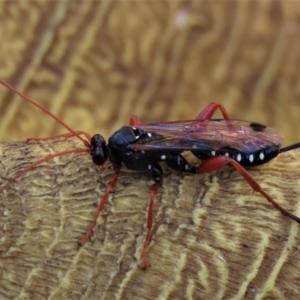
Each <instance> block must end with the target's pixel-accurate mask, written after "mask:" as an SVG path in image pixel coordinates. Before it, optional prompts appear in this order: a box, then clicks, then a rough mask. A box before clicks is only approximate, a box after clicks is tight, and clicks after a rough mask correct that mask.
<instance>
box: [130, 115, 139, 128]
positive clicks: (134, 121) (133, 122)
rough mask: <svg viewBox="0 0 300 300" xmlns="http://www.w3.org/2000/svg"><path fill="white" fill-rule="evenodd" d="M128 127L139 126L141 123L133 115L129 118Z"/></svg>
mask: <svg viewBox="0 0 300 300" xmlns="http://www.w3.org/2000/svg"><path fill="white" fill-rule="evenodd" d="M129 124H130V126H134V125H140V124H141V121H140V120H139V118H138V117H137V116H135V115H133V116H131V118H130V122H129Z"/></svg>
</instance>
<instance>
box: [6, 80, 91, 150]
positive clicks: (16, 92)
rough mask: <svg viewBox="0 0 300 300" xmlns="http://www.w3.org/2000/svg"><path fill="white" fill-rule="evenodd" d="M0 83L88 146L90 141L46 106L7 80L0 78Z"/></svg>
mask: <svg viewBox="0 0 300 300" xmlns="http://www.w3.org/2000/svg"><path fill="white" fill-rule="evenodd" d="M0 83H1V84H2V85H4V86H5V87H7V88H8V89H9V90H11V91H12V92H14V93H15V94H17V95H19V96H20V97H21V98H23V99H24V100H25V101H27V102H29V103H31V104H32V105H34V106H36V107H37V108H39V109H40V110H41V111H43V112H44V113H46V114H47V115H49V116H50V117H52V118H53V119H54V120H55V121H57V122H58V123H59V124H60V125H62V126H64V127H65V128H66V129H67V130H69V131H70V132H71V133H72V136H77V137H78V138H79V139H80V140H81V141H82V142H83V143H84V145H85V146H86V147H88V148H89V146H90V143H89V141H88V142H87V141H86V140H84V139H83V138H82V137H81V136H80V134H79V133H78V132H76V131H74V130H73V129H72V128H71V127H70V126H68V125H67V124H66V123H64V122H63V121H62V120H60V119H59V118H58V117H56V116H55V115H54V114H52V113H51V112H50V111H49V110H48V109H47V108H45V107H43V106H42V105H40V104H38V103H37V102H35V101H34V100H32V99H30V98H29V97H27V96H26V95H24V94H22V93H21V92H19V91H18V90H17V89H15V88H14V87H13V86H11V85H10V84H8V83H7V82H5V81H3V80H2V79H0Z"/></svg>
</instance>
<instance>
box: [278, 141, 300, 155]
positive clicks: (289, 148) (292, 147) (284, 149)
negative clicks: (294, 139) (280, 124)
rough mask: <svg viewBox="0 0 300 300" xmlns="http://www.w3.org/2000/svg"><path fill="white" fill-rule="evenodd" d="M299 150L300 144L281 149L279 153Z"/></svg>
mask: <svg viewBox="0 0 300 300" xmlns="http://www.w3.org/2000/svg"><path fill="white" fill-rule="evenodd" d="M297 148H300V143H296V144H293V145H290V146H287V147H284V148H281V149H280V151H279V153H282V152H286V151H290V150H294V149H297Z"/></svg>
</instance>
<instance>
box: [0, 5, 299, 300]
mask: <svg viewBox="0 0 300 300" xmlns="http://www.w3.org/2000/svg"><path fill="white" fill-rule="evenodd" d="M299 37H300V4H299V2H298V1H197V0H196V1H175V0H173V1H171V0H170V1H131V0H129V1H19V2H15V1H4V2H1V3H0V40H1V44H0V46H1V47H0V78H1V79H4V80H6V81H8V82H10V83H11V84H12V85H14V86H15V87H16V88H17V89H19V90H21V91H22V92H24V93H25V94H26V95H28V96H30V97H32V98H33V99H35V100H36V101H38V102H39V103H42V104H43V105H44V106H46V107H47V108H48V109H49V110H50V111H52V112H53V113H54V114H55V115H57V116H58V117H60V118H61V119H62V120H63V121H65V122H66V123H68V124H69V125H70V126H71V127H72V128H74V129H76V130H84V131H86V132H88V133H90V134H93V133H97V132H100V133H101V134H103V135H104V136H105V137H106V138H108V137H109V136H110V135H111V133H112V132H113V131H114V130H116V129H118V128H119V127H121V126H122V125H124V124H127V123H128V120H129V118H130V116H131V115H132V114H136V115H138V116H139V117H140V118H141V120H142V121H143V122H156V121H171V120H179V119H191V118H194V117H195V116H196V115H197V114H198V113H199V112H200V111H201V109H202V108H203V107H205V105H207V104H208V103H209V102H212V101H215V102H220V103H222V104H223V105H224V106H225V107H226V108H227V109H228V111H229V113H230V114H231V116H232V117H233V118H235V119H245V120H253V121H257V122H261V123H264V124H266V125H269V126H272V127H275V128H277V129H278V130H279V131H281V132H282V133H283V134H284V135H285V137H286V138H285V141H284V144H285V145H287V144H289V143H292V142H297V141H300V131H299V130H298V128H299V112H300V99H299V96H300V94H299V93H300V91H299V78H300V76H299V75H300V73H299V70H300V68H299V62H300V39H299ZM0 128H1V130H0V139H1V140H25V139H26V138H28V137H33V136H34V137H44V136H49V135H53V134H57V133H60V132H65V130H64V129H63V128H62V127H61V126H60V125H59V124H56V123H55V122H54V121H53V120H51V118H49V117H47V116H45V115H44V114H42V113H41V112H40V111H38V110H37V109H36V108H34V107H32V106H30V105H29V104H27V103H25V102H24V101H23V100H21V99H20V98H19V97H17V96H15V95H13V93H11V92H10V91H8V90H7V89H5V88H4V87H0ZM70 143H71V142H70ZM50 146H51V147H53V145H50ZM54 146H56V144H54ZM67 146H68V144H67ZM10 147H11V145H10V144H9V145H8V146H6V148H3V149H4V150H3V151H4V152H5V151H6V154H7V156H6V157H5V160H3V161H5V163H4V164H3V163H2V166H5V167H7V166H8V164H9V162H10V161H12V163H14V164H13V165H12V166H11V167H10V168H8V167H7V169H5V168H4V171H3V170H2V171H3V172H4V173H1V175H0V177H1V179H2V178H3V180H4V179H6V178H9V177H11V176H12V174H14V173H15V172H17V171H18V170H19V169H20V166H19V162H20V160H22V159H23V157H24V155H25V154H27V155H28V154H30V155H28V161H27V160H26V163H27V162H29V161H31V160H34V159H36V157H35V154H32V153H31V150H30V147H29V146H28V145H27V144H24V145H23V144H18V145H17V147H19V148H18V149H19V150H18V151H19V152H20V154H19V156H16V157H15V159H16V161H15V162H14V161H13V160H11V159H10V157H9V155H10V151H9V149H10ZM42 148H43V146H42ZM42 150H43V151H46V152H47V151H48V149H47V148H43V149H42ZM26 151H27V152H26ZM47 153H48V152H47ZM298 158H299V152H298V151H293V152H291V153H287V154H284V155H282V156H280V157H279V158H278V160H275V161H274V162H272V163H271V164H268V165H266V166H263V167H261V168H257V169H254V170H251V174H253V175H254V176H255V178H257V180H259V182H262V184H263V186H264V188H266V189H267V191H268V192H270V193H272V195H274V197H275V198H276V200H278V201H279V202H280V203H281V204H282V205H284V206H285V207H286V208H287V209H289V210H290V211H293V212H294V213H295V214H297V215H299V208H298V202H297V199H299V174H298V173H299V170H300V168H299V163H298V162H299V160H298ZM68 159H69V158H68V157H64V158H62V163H61V162H60V161H61V160H58V162H57V161H55V162H49V165H47V164H46V169H43V168H41V172H42V174H44V175H45V176H44V175H43V176H42V179H43V180H42V181H37V182H35V181H34V180H36V178H39V177H41V175H40V173H39V171H36V172H34V171H33V173H29V174H28V178H25V183H26V182H28V185H29V186H30V184H31V182H34V184H35V185H37V186H43V187H45V189H46V191H47V193H49V197H48V196H47V197H48V198H47V197H46V198H47V199H46V200H47V201H48V200H49V199H50V200H49V201H50V202H49V203H48V202H45V201H44V198H42V197H39V193H40V190H37V191H35V193H36V194H37V195H38V196H36V195H35V198H34V199H35V200H36V201H37V202H26V201H25V200H24V199H27V198H23V197H24V194H26V193H27V190H26V189H24V188H25V187H26V186H27V185H26V184H25V185H24V186H23V184H24V182H19V183H18V184H19V185H18V184H17V183H16V186H15V187H14V188H15V190H12V191H11V193H12V194H13V197H12V198H9V197H8V198H6V195H1V199H5V201H4V200H2V201H1V209H3V210H2V211H1V224H4V225H3V227H2V233H3V232H5V233H8V238H7V239H6V237H5V238H4V239H3V240H1V242H3V244H2V245H4V246H3V248H1V249H0V255H1V256H2V259H1V260H0V272H1V273H0V279H1V286H0V291H1V296H2V297H4V295H6V296H7V299H11V298H12V297H13V296H14V297H17V296H18V297H20V299H21V298H22V297H24V299H26V297H30V296H31V298H32V299H34V297H41V298H49V299H62V298H66V299H67V298H70V297H71V298H72V299H77V298H78V299H82V298H83V297H86V299H99V298H100V297H102V299H112V297H113V295H116V298H118V297H119V298H120V299H128V298H131V299H184V298H187V299H199V297H200V299H201V297H204V298H203V299H213V297H215V298H216V299H233V298H235V299H293V297H294V299H298V298H299V292H298V290H299V289H298V282H299V276H298V273H299V266H298V261H300V260H299V253H300V252H299V247H300V246H299V245H300V244H299V234H298V231H299V227H298V226H297V225H296V224H293V222H291V221H290V220H288V219H286V218H284V217H283V216H281V215H280V214H279V213H278V212H276V211H274V210H273V209H272V207H270V205H269V204H268V203H266V201H265V200H264V199H262V197H260V196H258V195H256V194H254V195H253V196H252V192H251V191H250V188H249V187H248V186H247V185H246V184H245V182H244V181H242V179H241V176H240V175H239V174H238V173H237V172H234V171H233V170H232V169H230V168H225V170H224V171H221V172H217V174H215V175H216V177H214V176H213V175H210V174H206V175H204V176H202V175H197V176H194V177H193V176H188V175H186V174H175V172H170V171H166V177H165V178H164V187H163V188H162V189H161V191H160V193H161V194H159V195H158V201H157V202H156V218H157V219H156V222H157V223H156V224H157V225H156V228H155V236H154V239H153V243H152V245H151V247H150V252H149V257H150V259H151V263H152V268H151V269H150V270H149V271H146V272H142V271H140V270H139V269H138V267H137V260H138V258H139V253H140V247H141V244H142V241H143V237H144V225H145V216H146V208H147V204H146V201H147V199H148V187H149V185H150V181H149V182H147V180H149V176H144V175H143V176H141V175H140V174H133V175H132V174H128V173H127V171H123V172H122V174H121V179H120V184H119V185H118V188H117V190H116V195H117V196H116V197H115V198H114V199H113V201H111V202H110V203H108V206H107V210H108V211H107V214H106V215H105V214H104V216H103V219H101V220H100V221H99V222H103V220H104V222H108V223H109V221H110V220H112V224H110V225H111V226H112V227H108V228H112V229H113V231H112V232H111V234H110V232H108V235H107V237H108V240H109V241H111V243H110V244H108V245H107V246H105V247H110V246H112V248H105V247H104V242H103V240H101V239H100V240H99V239H95V241H96V242H94V243H93V242H92V241H91V242H90V243H89V244H88V245H87V246H86V247H84V248H80V250H79V249H78V247H77V246H76V243H75V242H76V240H77V238H78V236H81V234H82V232H84V230H86V228H87V226H88V223H89V220H90V219H91V218H92V216H93V214H94V212H95V207H94V206H93V204H95V201H96V200H97V199H98V197H99V195H100V194H101V192H103V188H104V185H105V184H106V183H107V182H108V181H109V179H110V178H111V172H108V173H105V174H102V173H101V172H96V171H97V170H96V169H95V168H94V167H93V166H92V167H91V163H90V158H89V157H87V156H86V155H83V156H82V157H81V156H80V157H79V159H82V160H79V161H80V162H81V163H82V165H81V163H80V164H78V162H76V159H75V160H74V159H73V160H71V162H68ZM65 160H67V161H65ZM57 164H58V165H57ZM64 164H67V166H69V168H71V169H70V170H73V171H74V170H75V171H76V170H78V169H80V168H82V170H83V171H82V173H81V172H78V173H76V172H70V173H68V170H69V169H68V168H66V169H64V168H62V165H64ZM21 167H22V166H21ZM53 169H54V170H58V172H57V173H56V172H54V171H53ZM64 170H65V171H64ZM64 172H67V173H68V174H69V175H66V174H65V173H64ZM168 172H170V173H168ZM99 173H101V174H99ZM61 174H63V175H65V176H62V179H61V180H62V182H63V183H64V180H66V179H68V178H69V177H68V176H70V177H71V178H72V176H75V177H76V176H78V182H80V183H82V182H84V183H85V186H84V187H82V186H78V187H77V188H80V189H83V191H84V193H83V194H79V195H80V197H79V198H78V197H77V196H78V195H77V196H76V197H74V196H73V193H74V190H73V189H72V186H71V187H70V186H69V185H68V184H67V183H66V190H64V189H63V190H60V189H58V190H56V189H55V190H54V191H53V190H52V189H51V188H50V190H47V187H48V188H49V186H50V187H51V184H52V181H51V180H53V176H58V177H60V176H61ZM90 174H92V177H89V175H90ZM51 176H52V177H51ZM98 176H102V177H98ZM26 180H27V181H26ZM55 180H56V179H55ZM72 180H73V178H72ZM133 180H134V181H135V182H132V181H133ZM70 182H73V181H70ZM182 185H184V189H183V190H179V189H178V187H182ZM87 186H88V187H89V188H87ZM271 187H272V188H271ZM59 188H61V187H59ZM85 189H87V190H85ZM97 189H99V190H100V191H98V190H97ZM32 190H33V191H34V188H32ZM75 192H76V191H75ZM14 193H16V194H14ZM119 193H120V194H119ZM199 193H200V194H199ZM15 195H17V196H15ZM18 195H19V196H18ZM47 195H48V194H47ZM182 195H183V196H182ZM44 196H45V195H44ZM133 196H134V197H133ZM26 197H28V199H31V198H30V195H26ZM55 197H57V198H55ZM118 197H119V198H118ZM180 197H183V198H182V199H184V200H185V201H186V200H187V201H191V202H188V203H187V202H185V201H180ZM133 198H134V200H135V201H134V202H132V201H133ZM9 199H13V200H14V201H15V202H9ZM15 199H17V200H15ZM53 199H54V201H55V200H57V199H58V204H61V203H63V204H65V205H66V207H65V208H66V211H67V212H70V213H67V214H64V212H65V211H64V210H63V209H61V207H59V208H57V209H58V216H57V215H56V213H57V211H56V207H55V205H54V206H53ZM69 199H71V200H70V201H77V200H79V199H80V200H82V201H83V205H84V206H86V210H84V213H83V214H81V213H82V210H81V207H80V206H77V205H76V204H77V202H75V203H76V204H74V202H69ZM85 199H88V201H87V202H84V201H85ZM126 199H127V200H126ZM141 199H142V200H143V201H141ZM178 199H179V200H178ZM118 200H119V201H118ZM18 201H19V202H18ZM24 201H25V202H24ZM43 201H44V202H43ZM197 201H201V205H202V206H201V207H200V210H197V209H198V208H197V205H196V204H197V203H198V202H197ZM41 202H42V203H46V204H43V205H41ZM24 203H25V204H24ZM54 203H55V202H54ZM195 203H196V204H195ZM131 204H132V206H131ZM10 205H12V206H13V208H12V209H10ZM23 205H24V206H23ZM39 205H41V207H40V206H39ZM118 205H119V206H118ZM48 206H49V207H51V209H53V211H50V212H49V210H48V208H49V207H48ZM129 208H130V209H131V210H132V211H129ZM32 209H33V210H34V212H33V215H31V216H30V217H28V215H26V214H30V213H31V210H32ZM39 209H41V211H39ZM118 209H121V210H125V217H126V216H128V220H129V222H130V225H128V227H125V228H124V225H123V224H120V223H119V222H118ZM128 211H129V212H128ZM115 212H117V213H116V214H115ZM40 213H42V214H41V215H40ZM47 213H49V215H47V218H46V217H45V218H43V216H44V214H45V216H46V214H47ZM202 213H203V214H204V215H201V214H202ZM169 214H171V216H172V217H171V218H169V217H168V216H169ZM206 214H207V215H206ZM24 216H25V218H23V217H24ZM41 216H42V217H41ZM53 216H56V218H57V217H61V218H62V219H61V220H63V221H64V222H66V223H64V222H63V223H64V224H67V225H66V226H65V227H64V226H62V227H59V228H58V229H57V228H55V227H53V226H54V225H55V223H59V222H58V220H57V219H55V217H54V218H53V219H52V217H53ZM116 216H117V218H116ZM200 217H201V218H200ZM114 218H116V219H114ZM26 220H27V221H26ZM48 220H49V222H50V223H49V224H50V225H49V224H48V223H47V222H48ZM53 220H54V221H53ZM2 221H3V223H2ZM33 221H36V223H34V224H32V223H31V222H33ZM170 221H171V223H168V222H170ZM195 221H196V223H193V222H195ZM40 222H41V223H40ZM51 222H52V223H51ZM197 222H198V223H197ZM53 223H54V224H53ZM24 224H25V225H26V226H27V227H25V228H26V230H28V232H27V231H26V234H25V235H22V236H21V238H20V232H21V233H22V231H23V230H24ZM41 224H42V225H43V226H44V227H42V228H41V227H39V226H41ZM59 224H60V223H59ZM72 224H73V225H74V226H73V227H70V226H71V225H72ZM114 224H116V227H114ZM1 226H2V225H1ZM199 227H200V228H201V229H199ZM71 228H73V229H71ZM104 229H105V230H106V229H107V228H106V227H104V228H103V227H101V226H99V228H98V230H99V231H97V232H96V236H97V237H99V236H100V238H101V237H103V235H105V234H107V232H104ZM52 230H53V231H52ZM60 230H61V231H60ZM122 230H124V231H125V233H124V232H122ZM199 230H200V231H199ZM120 232H122V234H123V233H124V234H125V236H126V237H127V242H128V241H129V244H123V240H122V239H120V240H119V239H118V238H119V237H120V234H119V233H120ZM195 232H196V234H195ZM199 232H200V233H199ZM14 233H16V234H15V235H14ZM53 234H57V235H58V236H59V239H56V240H55V242H54V243H53V241H52V235H53ZM23 238H24V239H23ZM68 238H69V239H68ZM39 239H40V240H39ZM135 239H136V240H135ZM16 241H17V242H19V244H18V243H17V242H16ZM24 241H26V242H24ZM43 242H45V245H46V247H47V248H46V249H47V250H46V251H45V250H44V249H45V248H44V246H43V245H44V244H43ZM7 243H12V246H10V245H8V246H7ZM36 245H37V246H38V247H40V248H41V249H36V248H35V246H36ZM120 245H125V250H124V248H121V246H120ZM118 247H119V248H118ZM126 247H127V248H126ZM112 249H117V250H118V252H113V250H112ZM4 250H5V251H6V252H5V255H4V254H3V253H4V252H1V251H4ZM35 250H36V252H35ZM106 250H107V252H105V251H106ZM108 250H109V251H108ZM119 250H120V251H119ZM43 251H45V253H44V252H43ZM91 253H92V254H91ZM39 255H40V256H39ZM111 255H112V256H111ZM4 256H5V259H4ZM83 256H84V258H85V259H82V257H83ZM116 262H117V263H116ZM180 262H181V263H180ZM77 263H78V264H77ZM25 264H26V265H25ZM31 264H32V265H31ZM197 264H199V265H200V266H199V265H197ZM195 265H197V266H196V267H195ZM107 266H109V267H111V266H113V268H112V269H110V271H109V270H108V269H106V267H107ZM81 268H82V269H81ZM199 270H200V271H199ZM10 272H11V273H10ZM28 272H29V274H30V276H28ZM24 274H25V275H24ZM83 274H87V275H86V276H85V275H83ZM6 276H7V277H6ZM27 276H28V277H27ZM1 288H2V289H1ZM103 291H104V292H103ZM116 293H117V294H116Z"/></svg>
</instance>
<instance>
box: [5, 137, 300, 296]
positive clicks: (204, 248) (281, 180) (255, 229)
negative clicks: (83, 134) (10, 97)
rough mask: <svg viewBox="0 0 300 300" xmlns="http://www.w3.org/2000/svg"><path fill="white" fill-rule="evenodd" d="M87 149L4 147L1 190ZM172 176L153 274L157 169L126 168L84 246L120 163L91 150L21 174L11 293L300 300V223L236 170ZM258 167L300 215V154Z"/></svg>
mask: <svg viewBox="0 0 300 300" xmlns="http://www.w3.org/2000/svg"><path fill="white" fill-rule="evenodd" d="M80 147H82V145H81V142H77V140H69V141H61V140H60V141H59V140H54V141H52V142H49V143H45V142H43V143H37V142H5V143H1V145H0V151H1V161H0V166H1V167H0V178H1V185H3V184H4V183H5V182H7V180H8V179H9V178H11V177H12V176H13V175H14V174H16V173H17V172H19V171H20V170H22V169H23V168H24V167H26V166H27V165H28V164H30V163H31V162H33V161H35V160H37V159H39V158H41V157H43V156H45V155H47V154H49V153H53V152H56V151H61V150H64V149H72V148H80ZM188 158H189V159H191V157H188ZM193 161H194V162H195V163H196V161H195V159H193ZM164 171H165V176H164V182H163V187H162V188H161V189H160V190H159V193H158V195H157V197H156V202H155V227H154V230H153V238H152V242H151V245H150V248H149V251H148V257H149V259H150V262H151V265H152V266H151V268H150V269H148V270H146V271H142V270H140V269H139V267H138V263H139V260H140V253H141V247H142V245H143V241H144V238H145V225H146V214H147V202H148V189H149V186H150V184H151V179H150V176H149V174H147V173H136V172H130V171H127V170H123V169H122V172H121V176H120V180H119V183H118V185H117V188H116V189H115V191H114V192H113V193H112V194H111V197H110V200H109V201H108V203H107V205H106V207H105V210H104V212H103V213H102V215H101V217H100V218H99V220H98V226H97V227H96V229H95V231H94V234H93V235H92V238H91V240H89V241H88V242H87V243H86V244H85V245H84V246H83V247H79V246H77V241H78V239H79V238H80V237H82V235H83V234H84V233H85V232H86V230H87V228H88V226H89V223H90V221H91V219H92V218H93V216H94V214H95V212H96V205H97V201H98V200H99V198H100V196H101V195H102V193H103V191H104V189H105V186H106V185H107V183H108V182H109V180H110V179H111V178H112V174H113V171H112V169H110V168H107V169H106V170H103V169H101V168H98V167H95V166H94V165H93V164H92V162H91V161H90V157H89V155H88V154H85V153H84V154H74V155H66V156H63V157H60V158H59V159H55V160H53V161H49V162H47V163H45V164H43V165H41V166H39V167H37V168H35V169H33V170H32V171H30V172H28V173H27V174H26V176H24V177H22V178H20V179H19V180H18V181H17V182H15V183H14V184H13V186H11V187H10V188H9V189H8V190H7V191H6V192H5V193H4V194H1V195H0V227H1V238H0V257H1V259H0V266H1V268H0V297H1V299H129V298H130V299H297V298H299V289H298V282H299V279H300V278H299V272H298V270H299V261H300V251H299V247H300V235H299V225H298V224H297V223H295V222H293V221H291V220H290V219H288V218H286V217H284V216H282V215H281V214H280V213H279V212H278V211H277V210H275V209H274V208H273V207H272V206H271V205H270V204H269V203H268V202H267V201H266V200H265V199H263V198H262V197H261V196H260V195H258V194H256V193H253V192H252V191H251V189H250V187H249V186H248V185H247V184H246V183H245V181H244V180H243V179H242V177H241V176H240V175H239V174H238V173H237V172H236V171H234V170H233V169H232V168H230V167H226V168H223V169H222V170H221V171H219V172H214V173H212V174H199V175H188V174H183V173H179V172H174V171H171V170H169V169H167V168H165V167H164ZM249 171H250V172H251V174H252V175H253V176H254V177H255V178H256V179H257V180H258V181H259V182H260V183H261V185H262V186H263V188H264V189H265V190H266V191H267V192H269V193H270V194H271V195H272V196H273V197H274V199H276V201H278V203H280V204H281V205H283V206H284V207H286V208H287V209H288V210H289V211H291V212H293V213H295V214H297V215H298V216H299V215H300V205H299V200H298V199H299V197H300V195H299V185H300V179H299V178H300V151H292V152H290V153H285V154H282V155H280V156H279V157H278V158H277V159H275V160H273V161H272V162H270V163H268V164H267V165H265V166H261V167H257V168H253V169H251V170H249Z"/></svg>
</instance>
